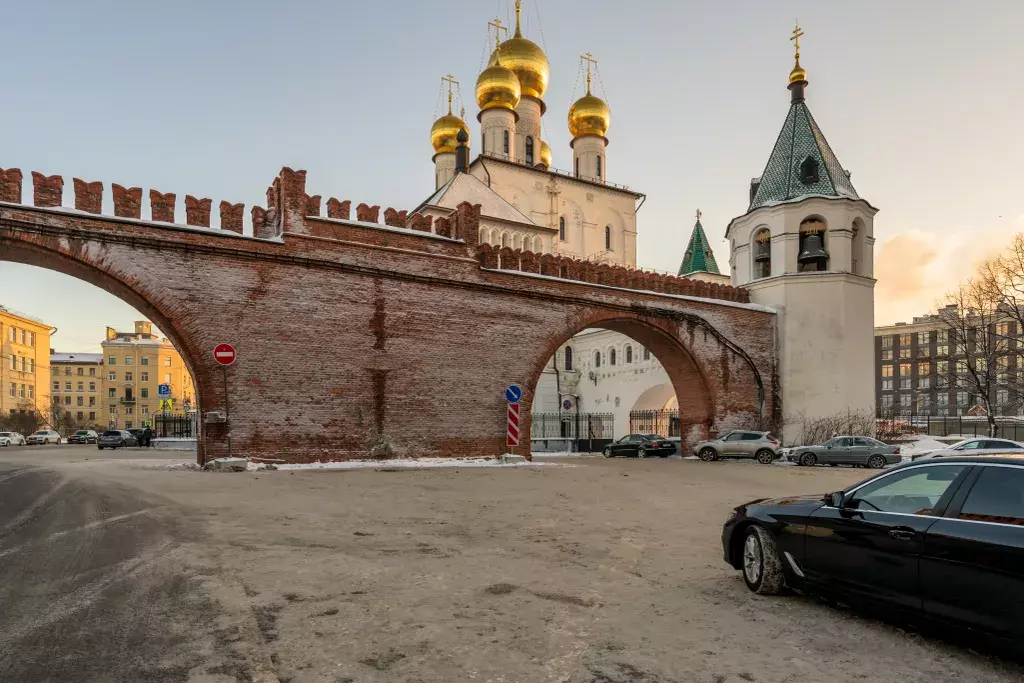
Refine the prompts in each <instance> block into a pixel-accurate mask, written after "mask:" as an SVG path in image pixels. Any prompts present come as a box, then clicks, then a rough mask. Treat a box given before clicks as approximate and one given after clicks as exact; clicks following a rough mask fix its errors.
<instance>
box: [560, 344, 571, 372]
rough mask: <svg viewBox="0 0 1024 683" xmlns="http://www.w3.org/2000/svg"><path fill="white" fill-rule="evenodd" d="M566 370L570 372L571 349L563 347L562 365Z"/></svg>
mask: <svg viewBox="0 0 1024 683" xmlns="http://www.w3.org/2000/svg"><path fill="white" fill-rule="evenodd" d="M562 364H563V365H564V366H565V369H566V370H572V347H571V346H566V347H565V360H564V361H563V363H562Z"/></svg>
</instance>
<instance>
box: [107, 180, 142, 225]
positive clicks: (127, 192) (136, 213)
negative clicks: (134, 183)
mask: <svg viewBox="0 0 1024 683" xmlns="http://www.w3.org/2000/svg"><path fill="white" fill-rule="evenodd" d="M110 189H111V190H112V192H113V195H114V215H115V216H120V217H122V218H142V188H141V187H124V186H122V185H118V184H117V183H114V184H112V185H111V186H110Z"/></svg>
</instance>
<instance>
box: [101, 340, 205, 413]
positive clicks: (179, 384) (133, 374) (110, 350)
mask: <svg viewBox="0 0 1024 683" xmlns="http://www.w3.org/2000/svg"><path fill="white" fill-rule="evenodd" d="M101 346H102V347H103V375H104V378H103V381H104V384H103V387H104V389H103V390H104V392H105V393H104V394H103V396H102V405H103V410H104V415H105V418H106V422H107V424H109V425H112V426H115V427H119V428H121V429H130V428H132V427H142V426H143V425H145V424H146V423H148V422H150V421H151V420H152V419H153V415H154V414H156V413H158V412H161V410H162V407H161V401H160V397H159V393H158V388H159V386H160V385H161V384H169V385H170V387H171V402H172V403H171V406H170V409H171V410H173V411H181V410H187V409H189V408H191V407H193V406H195V403H196V399H195V388H194V387H193V385H192V376H191V375H190V374H189V371H188V369H187V368H186V367H185V363H184V362H183V361H182V359H181V355H180V354H179V353H178V351H177V349H175V348H174V346H173V345H172V344H171V342H169V341H168V340H167V339H162V338H160V337H157V336H156V335H154V334H153V325H152V323H149V322H143V321H140V322H136V323H135V329H134V330H133V331H132V332H118V331H117V330H115V329H114V328H112V327H108V328H107V338H106V339H105V340H104V341H103V343H102V344H101Z"/></svg>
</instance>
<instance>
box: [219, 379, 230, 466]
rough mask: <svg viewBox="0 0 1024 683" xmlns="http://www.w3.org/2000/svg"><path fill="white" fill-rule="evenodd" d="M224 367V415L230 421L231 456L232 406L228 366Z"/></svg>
mask: <svg viewBox="0 0 1024 683" xmlns="http://www.w3.org/2000/svg"><path fill="white" fill-rule="evenodd" d="M221 367H222V368H224V417H225V418H226V419H227V421H228V457H229V458H230V457H231V408H230V407H228V366H226V365H222V366H221Z"/></svg>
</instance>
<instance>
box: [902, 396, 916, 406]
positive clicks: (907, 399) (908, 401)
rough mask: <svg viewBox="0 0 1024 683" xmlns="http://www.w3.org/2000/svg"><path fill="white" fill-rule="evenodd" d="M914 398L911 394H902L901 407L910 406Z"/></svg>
mask: <svg viewBox="0 0 1024 683" xmlns="http://www.w3.org/2000/svg"><path fill="white" fill-rule="evenodd" d="M913 398H914V397H913V396H911V395H910V394H900V408H909V407H910V404H911V401H912V400H913Z"/></svg>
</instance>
